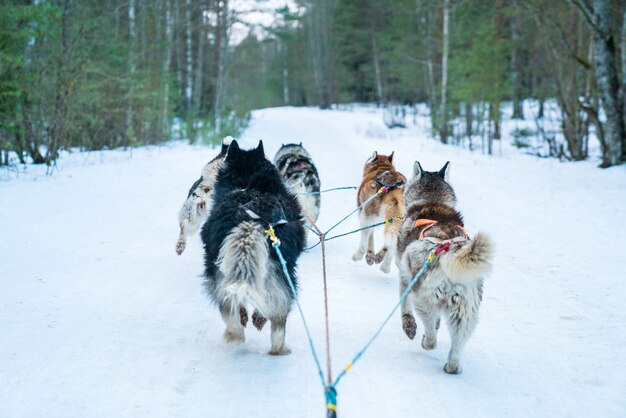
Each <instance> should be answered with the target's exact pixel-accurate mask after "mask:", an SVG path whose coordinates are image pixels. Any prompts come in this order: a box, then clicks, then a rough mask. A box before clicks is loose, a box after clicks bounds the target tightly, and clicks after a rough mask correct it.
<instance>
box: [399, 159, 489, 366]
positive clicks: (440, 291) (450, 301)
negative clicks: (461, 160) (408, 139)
mask: <svg viewBox="0 0 626 418" xmlns="http://www.w3.org/2000/svg"><path fill="white" fill-rule="evenodd" d="M449 174H450V163H449V162H448V163H446V164H445V165H444V167H443V168H442V169H441V170H439V171H438V172H426V171H424V170H423V169H422V166H421V165H420V163H419V162H417V161H416V162H415V165H414V168H413V178H412V179H411V180H409V182H408V184H407V185H406V187H405V189H404V198H405V201H406V204H407V213H406V216H405V219H404V223H403V224H402V227H401V229H400V237H399V239H398V257H397V260H396V263H397V264H398V269H399V270H400V294H402V293H403V292H404V291H405V290H406V289H407V286H408V285H409V283H410V282H411V280H412V279H413V278H414V276H415V275H416V274H417V272H418V271H419V270H420V269H421V268H422V266H423V265H424V263H425V262H426V260H427V258H428V256H429V254H430V252H431V251H432V250H433V249H435V248H437V247H438V246H439V245H445V246H446V247H448V246H449V249H448V251H447V252H442V253H441V254H440V255H439V256H437V257H436V258H435V261H434V263H433V264H431V265H430V267H429V268H428V269H427V270H426V272H425V273H424V274H423V276H422V277H421V279H420V280H419V281H418V283H417V284H416V285H415V286H414V287H413V289H412V290H411V292H410V293H409V296H408V297H407V299H406V300H405V301H404V303H403V304H402V308H401V309H402V328H403V330H404V332H405V334H406V335H407V337H409V338H410V339H411V340H412V339H413V338H415V334H416V332H417V324H416V322H415V317H414V316H413V313H414V310H415V312H416V313H417V315H418V316H419V317H420V319H421V320H422V323H423V324H424V335H423V336H422V348H424V349H425V350H432V349H433V348H435V346H436V344H437V330H438V329H439V323H440V316H441V315H442V314H443V316H444V318H445V319H446V321H447V324H448V329H449V332H450V336H451V347H450V352H449V354H448V361H447V363H446V365H445V367H444V371H445V372H446V373H449V374H459V373H461V371H462V369H461V353H462V351H463V348H464V347H465V343H466V342H467V340H468V339H469V337H470V336H471V335H472V333H473V331H474V328H475V327H476V324H477V321H478V309H479V307H480V303H481V301H482V295H483V280H484V278H485V276H486V275H487V274H488V273H489V271H490V269H491V259H492V255H493V245H492V243H491V240H490V239H489V238H488V237H487V236H486V235H485V234H482V233H478V234H476V235H475V236H474V238H473V239H471V240H470V238H469V236H468V235H467V232H466V231H465V228H464V225H463V218H462V216H461V213H460V212H458V211H457V209H456V208H455V207H456V196H455V194H454V190H453V189H452V187H451V186H450V183H449ZM440 248H441V247H440Z"/></svg>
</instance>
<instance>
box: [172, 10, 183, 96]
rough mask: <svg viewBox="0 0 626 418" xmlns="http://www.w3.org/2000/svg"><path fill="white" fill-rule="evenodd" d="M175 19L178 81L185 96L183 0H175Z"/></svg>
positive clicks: (179, 92)
mask: <svg viewBox="0 0 626 418" xmlns="http://www.w3.org/2000/svg"><path fill="white" fill-rule="evenodd" d="M174 1H175V5H174V13H175V14H174V21H175V28H176V81H177V86H178V96H179V97H184V89H183V55H184V47H183V41H182V39H181V26H182V27H184V25H181V16H180V7H181V1H182V0H174Z"/></svg>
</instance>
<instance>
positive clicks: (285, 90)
mask: <svg viewBox="0 0 626 418" xmlns="http://www.w3.org/2000/svg"><path fill="white" fill-rule="evenodd" d="M281 45H282V49H283V51H282V52H283V104H284V105H285V106H287V105H289V54H288V50H287V43H286V42H284V41H283V42H282V44H281Z"/></svg>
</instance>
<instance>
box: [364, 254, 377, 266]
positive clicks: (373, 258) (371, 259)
mask: <svg viewBox="0 0 626 418" xmlns="http://www.w3.org/2000/svg"><path fill="white" fill-rule="evenodd" d="M365 261H367V265H368V266H371V265H372V264H374V263H375V262H376V256H375V255H374V253H373V252H372V251H368V252H367V254H366V255H365Z"/></svg>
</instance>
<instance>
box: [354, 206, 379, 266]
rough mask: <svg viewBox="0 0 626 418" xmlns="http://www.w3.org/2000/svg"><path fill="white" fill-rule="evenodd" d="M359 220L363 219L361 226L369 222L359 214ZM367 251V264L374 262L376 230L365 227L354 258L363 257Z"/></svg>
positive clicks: (355, 259) (357, 259) (356, 259)
mask: <svg viewBox="0 0 626 418" xmlns="http://www.w3.org/2000/svg"><path fill="white" fill-rule="evenodd" d="M359 220H360V221H361V226H363V225H365V223H366V222H367V221H366V219H364V217H363V216H359ZM365 251H367V259H366V260H367V264H370V265H371V264H373V262H374V258H373V257H374V231H373V229H371V228H370V229H365V230H363V231H361V242H360V243H359V248H358V249H357V250H356V252H355V253H354V255H353V256H352V259H353V260H354V261H359V260H360V259H362V258H363V255H364V254H365Z"/></svg>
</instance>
